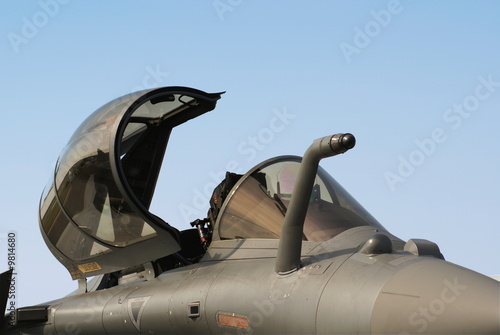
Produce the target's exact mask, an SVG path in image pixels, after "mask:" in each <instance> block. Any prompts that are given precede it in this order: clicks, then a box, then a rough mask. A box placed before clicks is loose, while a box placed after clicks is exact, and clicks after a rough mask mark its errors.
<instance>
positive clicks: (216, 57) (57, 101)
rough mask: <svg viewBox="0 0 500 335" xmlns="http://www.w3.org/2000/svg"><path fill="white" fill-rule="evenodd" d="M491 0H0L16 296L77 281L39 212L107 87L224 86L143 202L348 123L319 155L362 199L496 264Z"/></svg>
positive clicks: (499, 101)
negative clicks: (340, 144) (341, 140)
mask: <svg viewBox="0 0 500 335" xmlns="http://www.w3.org/2000/svg"><path fill="white" fill-rule="evenodd" d="M498 13H500V3H499V2H496V1H481V2H476V1H460V2H457V1H439V2H436V1H405V0H401V1H398V0H389V1H335V2H334V1H314V2H312V1H255V0H253V1H248V0H247V1H244V0H213V1H176V2H174V1H125V0H121V1H106V2H104V1H76V0H73V1H69V0H40V1H17V0H9V1H7V0H4V1H2V2H1V3H0V50H1V53H0V74H1V76H0V92H1V93H0V94H1V99H0V110H1V116H2V131H1V132H0V134H1V135H0V136H1V141H2V146H1V148H2V164H1V165H0V172H1V173H0V178H1V186H2V187H1V190H0V210H1V215H0V248H1V249H0V271H5V270H6V269H7V256H6V255H7V234H8V232H9V231H15V233H16V237H17V245H16V251H17V259H16V262H17V272H18V276H17V280H18V282H17V284H18V288H17V290H18V298H19V299H18V305H19V306H23V305H30V304H35V303H40V302H44V301H47V300H51V299H55V298H58V297H61V296H63V295H65V294H67V293H69V292H70V291H72V290H74V289H75V288H76V287H77V284H76V282H73V281H72V280H71V278H70V276H69V274H68V272H67V271H66V269H65V268H64V267H63V266H62V265H60V264H59V263H58V262H57V260H56V259H55V258H54V257H53V256H52V254H51V253H50V252H49V251H48V249H47V248H46V246H45V244H44V242H43V240H42V237H41V235H40V233H39V228H38V218H37V211H38V201H39V197H40V194H41V192H42V189H43V188H44V186H45V183H46V181H47V180H48V179H49V176H50V175H51V174H52V173H53V168H54V164H55V161H56V159H57V157H58V155H59V153H60V151H61V150H62V148H63V147H64V146H65V144H66V142H67V141H68V139H69V138H70V136H71V135H72V133H73V132H74V130H75V129H76V128H77V127H78V125H79V124H80V123H81V122H82V121H83V120H84V119H85V118H86V117H87V116H88V115H89V114H90V113H92V112H93V111H94V110H96V109H97V108H99V107H100V106H102V105H103V104H105V103H106V102H108V101H110V100H112V99H114V98H116V97H119V96H121V95H124V94H126V93H130V92H132V91H136V90H139V89H142V88H151V87H160V86H189V87H194V88H197V89H201V90H204V91H206V92H220V91H226V93H225V94H224V95H223V98H222V99H221V100H220V101H219V103H218V106H217V108H216V110H215V111H213V112H211V113H208V114H206V115H204V116H202V117H200V118H199V119H195V120H193V121H192V122H189V123H187V124H185V125H184V126H183V127H181V128H179V129H178V131H176V132H175V133H174V134H173V135H172V140H171V142H170V143H169V148H168V149H167V154H166V161H165V163H164V168H163V170H162V175H161V177H160V181H159V183H158V186H157V193H156V195H155V199H154V203H153V206H152V212H153V213H155V214H157V215H158V216H160V217H162V218H163V219H164V220H165V221H167V222H169V223H170V224H172V225H173V226H176V227H178V228H179V229H185V228H189V222H190V221H192V220H194V219H196V218H198V217H200V218H203V217H204V215H205V214H206V211H207V209H208V200H207V197H206V194H207V193H208V192H209V191H211V189H210V188H211V187H212V185H214V184H215V183H216V182H218V181H219V180H220V176H222V173H223V172H225V171H226V168H227V165H228V164H229V163H230V162H233V163H234V162H236V163H237V164H236V165H237V169H236V170H237V171H235V172H240V173H242V172H245V171H246V170H248V169H250V168H251V167H252V166H254V165H256V164H257V163H259V162H260V161H263V160H265V159H267V158H270V157H273V156H277V155H282V154H294V155H302V154H303V153H304V151H305V150H306V149H307V147H308V146H309V145H310V144H311V142H312V141H313V140H314V139H316V138H319V137H323V136H326V135H330V134H334V133H337V132H351V133H353V134H354V135H355V136H356V138H357V145H356V147H355V148H354V149H353V150H352V151H350V152H348V153H346V154H345V155H342V156H340V157H339V156H337V157H333V158H330V159H327V160H324V161H323V162H322V164H321V165H322V166H323V167H324V168H325V169H326V170H327V171H329V172H330V173H331V174H332V175H333V176H334V177H335V178H336V179H337V180H338V181H339V182H340V183H341V184H342V185H343V186H344V187H345V188H346V189H347V190H348V191H349V192H350V193H351V194H352V195H353V196H354V197H355V198H357V200H358V201H359V202H360V203H361V204H362V205H363V206H364V207H365V208H366V209H367V210H368V211H370V212H371V214H372V215H373V216H374V217H376V218H377V219H378V220H379V221H380V222H381V223H382V224H383V225H384V226H385V227H386V228H387V229H388V230H389V231H391V232H392V233H393V234H395V235H396V236H399V237H400V238H402V239H403V240H408V239H410V238H424V239H428V240H431V241H434V242H436V243H438V245H439V246H440V248H441V251H442V253H443V254H444V256H445V257H446V259H447V260H449V261H451V262H454V263H457V264H460V265H463V266H465V267H468V268H471V269H473V270H476V271H479V272H481V273H484V274H487V275H495V274H500V263H499V262H498V254H499V251H498V243H499V242H498V240H499V237H500V233H499V226H500V221H499V216H498V208H499V207H500V205H499V204H500V191H499V188H500V176H499V171H500V149H499V147H498V139H496V136H497V135H498V134H499V127H500V58H499V54H500V37H499V36H500V20H499V19H498ZM277 117H279V120H280V121H281V123H280V124H279V127H275V126H274V127H273V124H274V125H276V122H277V121H276V120H277V119H276V118H277ZM273 120H274V121H273ZM233 165H234V164H233ZM215 179H217V181H215ZM203 201H206V202H205V204H204V202H203Z"/></svg>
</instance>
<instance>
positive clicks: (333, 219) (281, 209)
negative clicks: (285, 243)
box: [218, 156, 383, 241]
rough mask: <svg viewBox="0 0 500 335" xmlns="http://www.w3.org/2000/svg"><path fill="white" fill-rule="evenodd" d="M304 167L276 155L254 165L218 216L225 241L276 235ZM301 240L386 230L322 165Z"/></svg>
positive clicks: (288, 158)
mask: <svg viewBox="0 0 500 335" xmlns="http://www.w3.org/2000/svg"><path fill="white" fill-rule="evenodd" d="M299 166H300V158H299V157H292V156H286V157H278V158H274V159H272V160H269V161H267V162H264V163H262V164H261V165H260V166H258V167H256V168H254V169H253V170H252V171H251V172H250V173H248V174H247V175H245V176H244V177H243V178H242V179H241V180H240V181H239V182H238V184H236V185H235V187H234V188H233V190H232V191H231V192H232V193H231V194H230V196H229V197H228V199H227V200H226V203H225V204H224V207H223V208H222V213H221V214H220V216H219V221H218V231H219V236H220V238H222V239H234V238H272V239H277V238H279V237H280V234H281V227H282V224H283V220H284V218H285V214H286V210H287V208H288V205H289V203H290V199H291V197H292V195H293V188H294V185H295V181H296V179H297V175H298V171H299ZM306 201H308V203H309V206H308V210H307V215H306V219H305V223H304V232H303V234H304V235H303V240H305V241H326V240H328V239H331V238H332V237H334V236H336V235H338V234H339V233H341V232H343V231H344V230H347V229H350V228H353V227H357V226H373V227H376V228H380V229H383V228H382V226H381V225H380V223H378V222H377V220H375V218H373V217H372V216H371V215H370V214H369V213H368V212H367V211H366V210H365V209H364V208H363V207H361V205H360V204H359V203H358V202H357V201H356V200H355V199H354V198H353V197H351V196H350V195H349V193H347V191H346V190H344V189H343V188H342V186H340V184H338V183H337V182H336V181H335V180H334V179H333V178H332V177H331V176H330V175H329V174H328V173H327V172H326V171H325V170H323V169H322V168H321V167H319V169H318V173H317V175H316V179H315V182H314V186H313V190H312V193H311V196H310V198H309V199H306Z"/></svg>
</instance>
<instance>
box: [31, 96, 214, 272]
mask: <svg viewBox="0 0 500 335" xmlns="http://www.w3.org/2000/svg"><path fill="white" fill-rule="evenodd" d="M220 95H221V93H215V94H207V93H205V92H202V91H198V90H195V89H191V88H186V87H164V88H159V89H154V90H146V91H141V92H138V93H133V94H129V95H126V96H123V97H121V98H118V99H116V100H113V101H112V102H110V103H108V104H106V105H104V106H103V107H101V108H100V109H98V110H97V111H96V112H94V113H93V114H92V115H90V116H89V117H88V118H87V119H86V120H85V121H84V122H83V124H82V125H81V126H80V127H79V128H78V129H77V130H76V132H75V133H74V135H73V136H72V137H71V139H70V140H69V143H68V144H67V146H66V147H65V148H64V150H63V152H62V153H61V155H60V157H59V159H58V162H57V165H56V169H55V174H54V176H53V177H52V178H51V179H50V182H49V185H48V186H47V187H46V188H45V190H44V192H43V194H42V197H41V201H40V227H41V231H42V235H43V237H44V239H45V242H46V243H47V245H48V247H49V249H50V250H51V251H52V253H53V254H54V255H55V256H56V258H57V259H58V260H59V261H60V262H61V263H62V264H63V265H64V266H65V267H66V268H67V269H68V270H69V272H70V273H71V276H72V277H73V279H77V278H84V277H89V276H95V275H97V274H101V273H109V272H113V271H117V270H121V269H125V268H128V267H131V266H135V265H138V264H143V263H146V262H148V261H151V260H155V259H158V258H160V257H163V256H166V255H169V254H172V253H175V252H177V251H179V250H180V246H179V240H178V232H177V230H176V229H175V228H173V227H171V226H170V225H168V224H167V223H165V222H164V221H162V220H161V219H160V218H158V217H157V216H155V215H153V214H152V213H150V212H149V210H148V209H149V205H150V203H151V200H152V197H153V192H154V189H155V185H156V181H157V178H158V175H159V172H160V168H161V163H162V161H163V155H164V153H165V149H166V146H167V142H168V139H169V136H170V133H171V131H172V128H174V127H176V126H178V125H180V124H182V123H184V122H186V121H188V120H190V119H192V118H195V117H197V116H199V115H201V114H204V113H206V112H208V111H210V110H212V109H214V108H215V104H216V101H217V100H218V99H219V98H220Z"/></svg>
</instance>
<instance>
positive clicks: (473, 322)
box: [371, 259, 500, 334]
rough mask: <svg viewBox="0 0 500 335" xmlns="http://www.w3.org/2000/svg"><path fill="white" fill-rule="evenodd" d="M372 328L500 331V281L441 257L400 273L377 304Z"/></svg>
mask: <svg viewBox="0 0 500 335" xmlns="http://www.w3.org/2000/svg"><path fill="white" fill-rule="evenodd" d="M371 329H372V333H378V334H382V333H383V334H499V333H500V283H499V282H497V281H496V280H494V279H492V278H489V277H486V276H483V275H481V274H479V273H477V272H474V271H471V270H468V269H465V268H463V267H460V266H458V265H455V264H452V263H449V262H445V261H442V260H438V259H428V260H423V261H418V262H415V263H413V264H410V265H408V266H406V267H403V268H402V269H401V270H399V271H398V272H396V273H395V274H394V275H393V276H392V277H391V278H390V279H389V280H388V281H387V282H386V284H385V285H384V286H383V288H382V290H381V292H380V293H379V295H378V297H377V299H376V300H375V304H374V307H373V312H372V318H371Z"/></svg>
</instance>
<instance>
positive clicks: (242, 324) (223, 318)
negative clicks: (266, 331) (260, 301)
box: [217, 314, 250, 329]
mask: <svg viewBox="0 0 500 335" xmlns="http://www.w3.org/2000/svg"><path fill="white" fill-rule="evenodd" d="M217 323H218V324H220V325H223V326H229V327H236V328H245V329H248V328H250V325H249V323H248V319H247V318H243V317H240V316H234V315H227V314H217Z"/></svg>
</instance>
